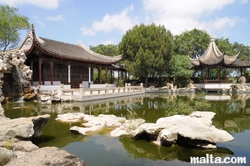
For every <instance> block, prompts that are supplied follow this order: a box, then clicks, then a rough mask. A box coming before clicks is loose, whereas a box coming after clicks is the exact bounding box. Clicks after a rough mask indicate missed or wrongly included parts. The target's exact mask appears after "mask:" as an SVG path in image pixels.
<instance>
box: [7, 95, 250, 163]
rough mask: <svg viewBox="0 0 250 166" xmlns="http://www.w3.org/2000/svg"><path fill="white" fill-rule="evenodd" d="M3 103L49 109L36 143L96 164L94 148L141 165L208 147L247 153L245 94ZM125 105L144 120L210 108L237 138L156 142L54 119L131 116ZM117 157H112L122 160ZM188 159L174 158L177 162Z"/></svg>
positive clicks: (25, 110) (17, 108)
mask: <svg viewBox="0 0 250 166" xmlns="http://www.w3.org/2000/svg"><path fill="white" fill-rule="evenodd" d="M3 108H4V110H5V115H6V116H7V117H9V118H18V117H28V116H36V115H41V114H47V113H49V114H50V115H51V119H50V121H49V122H48V124H47V125H46V126H45V128H44V130H43V135H42V137H41V138H40V140H36V141H37V142H36V143H37V145H38V146H40V147H44V146H57V147H59V148H62V149H66V150H68V151H69V152H70V153H73V154H75V155H76V156H78V157H80V158H82V159H83V160H85V161H86V162H87V163H88V164H90V165H96V162H97V161H96V155H95V154H96V153H98V156H100V157H99V158H100V160H101V161H103V163H106V165H114V163H113V164H112V163H111V160H113V162H114V160H115V159H114V158H117V159H119V160H120V161H123V165H128V164H129V165H142V163H143V165H156V163H161V164H162V161H165V162H166V161H168V162H170V161H171V164H170V165H172V164H173V163H172V162H174V163H175V162H176V161H184V162H185V163H186V162H189V157H190V156H205V154H207V153H209V154H213V155H214V156H222V157H225V156H232V155H233V156H247V157H248V158H249V159H250V145H249V143H248V141H249V138H250V120H249V116H250V95H249V94H240V95H218V94H208V95H205V94H178V95H177V94H175V95H169V94H145V95H137V96H127V97H124V98H116V99H109V100H99V101H95V102H69V103H53V104H52V105H41V104H40V103H38V102H14V103H6V104H3ZM127 109H129V110H133V111H135V112H136V114H137V117H140V118H143V119H145V120H146V122H153V123H155V122H156V120H157V119H158V118H160V117H164V116H169V115H173V114H188V112H189V111H194V110H199V111H200V110H201V111H213V112H215V113H216V115H215V117H214V119H213V124H214V125H215V126H216V127H218V128H221V129H224V130H227V131H228V132H230V133H231V134H233V136H234V138H235V140H234V141H232V142H230V143H219V144H218V146H219V147H220V148H218V149H213V150H204V149H197V148H191V147H182V146H173V147H159V146H156V145H154V144H152V143H149V142H146V141H144V140H136V141H135V140H133V139H131V138H126V137H124V138H109V137H107V136H105V131H103V132H102V133H99V134H97V135H94V136H91V137H85V136H82V135H78V134H73V133H71V132H70V131H69V128H70V127H71V126H73V125H81V124H77V123H76V124H74V123H62V122H58V121H56V120H55V118H56V117H57V115H58V114H63V113H67V112H84V113H86V114H93V115H98V114H114V115H116V116H123V117H129V116H128V111H127ZM101 147H102V148H101ZM86 149H87V150H86ZM90 152H92V153H93V154H92V157H91V155H89V153H90ZM101 156H103V157H101ZM105 156H106V157H105ZM128 158H129V159H128ZM109 160H110V161H109ZM120 161H115V162H116V163H119V164H121V162H120ZM91 163H93V164H91ZM132 163H133V164H132ZM186 164H187V163H186ZM186 164H183V163H182V162H178V164H177V165H186ZM99 165H100V164H99ZM104 165H105V164H104Z"/></svg>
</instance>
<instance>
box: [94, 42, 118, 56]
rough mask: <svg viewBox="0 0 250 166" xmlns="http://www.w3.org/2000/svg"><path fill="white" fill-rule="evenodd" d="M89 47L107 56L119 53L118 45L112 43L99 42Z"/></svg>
mask: <svg viewBox="0 0 250 166" xmlns="http://www.w3.org/2000/svg"><path fill="white" fill-rule="evenodd" d="M90 49H91V50H92V51H94V52H96V53H99V54H102V55H107V56H116V55H118V54H119V51H118V46H117V45H113V44H108V45H104V44H99V45H97V46H90Z"/></svg>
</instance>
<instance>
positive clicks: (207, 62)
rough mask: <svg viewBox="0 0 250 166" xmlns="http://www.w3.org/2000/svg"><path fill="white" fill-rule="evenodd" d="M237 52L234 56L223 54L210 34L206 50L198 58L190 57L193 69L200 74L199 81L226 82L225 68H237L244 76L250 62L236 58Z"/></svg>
mask: <svg viewBox="0 0 250 166" xmlns="http://www.w3.org/2000/svg"><path fill="white" fill-rule="evenodd" d="M239 54H240V53H238V54H237V55H234V56H227V55H225V54H223V53H222V52H221V51H220V50H219V49H218V47H217V45H216V44H215V39H214V37H213V36H211V40H210V44H209V46H208V49H207V50H206V52H205V53H204V54H203V55H202V56H200V57H199V58H198V59H192V58H191V62H192V65H193V69H195V70H196V71H200V74H201V75H200V78H199V79H200V80H199V83H226V82H227V77H226V69H227V68H239V69H240V71H241V75H244V76H246V73H245V69H246V68H247V67H250V62H249V61H240V60H238V56H239ZM243 71H244V73H243Z"/></svg>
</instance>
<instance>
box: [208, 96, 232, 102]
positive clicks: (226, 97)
mask: <svg viewBox="0 0 250 166" xmlns="http://www.w3.org/2000/svg"><path fill="white" fill-rule="evenodd" d="M230 99H231V96H229V95H205V100H209V101H222V100H230Z"/></svg>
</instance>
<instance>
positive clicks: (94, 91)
mask: <svg viewBox="0 0 250 166" xmlns="http://www.w3.org/2000/svg"><path fill="white" fill-rule="evenodd" d="M79 87H80V88H79V90H77V89H76V91H75V93H76V92H77V91H79V95H80V96H82V97H83V96H94V95H108V94H120V93H127V92H144V88H143V84H141V85H140V86H131V85H130V84H125V87H113V88H110V87H106V88H84V87H83V85H82V84H80V85H79Z"/></svg>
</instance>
